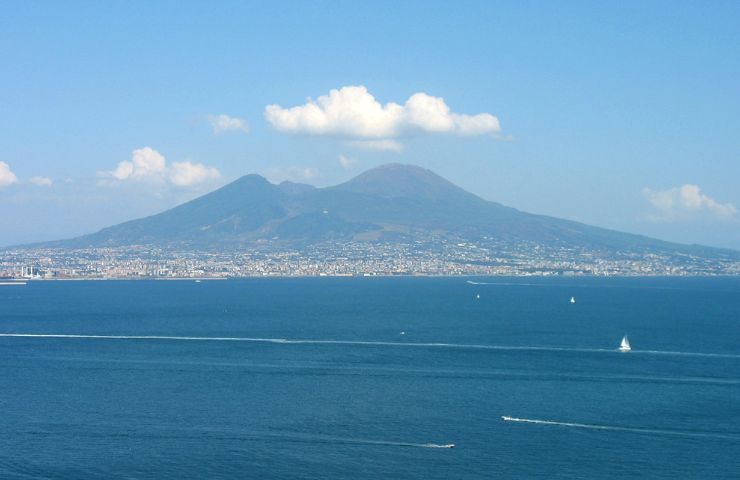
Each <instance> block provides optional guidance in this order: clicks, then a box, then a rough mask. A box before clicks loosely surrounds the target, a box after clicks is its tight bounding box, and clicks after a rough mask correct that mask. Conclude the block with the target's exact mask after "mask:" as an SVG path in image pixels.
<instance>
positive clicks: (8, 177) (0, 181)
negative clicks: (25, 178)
mask: <svg viewBox="0 0 740 480" xmlns="http://www.w3.org/2000/svg"><path fill="white" fill-rule="evenodd" d="M17 181H18V177H16V176H15V173H13V172H12V171H11V170H10V165H8V164H7V163H5V162H0V187H7V186H8V185H12V184H14V183H16V182H17Z"/></svg>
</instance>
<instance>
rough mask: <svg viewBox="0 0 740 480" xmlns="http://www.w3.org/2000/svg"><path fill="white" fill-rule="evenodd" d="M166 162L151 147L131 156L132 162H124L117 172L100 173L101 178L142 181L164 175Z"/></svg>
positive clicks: (135, 152)
mask: <svg viewBox="0 0 740 480" xmlns="http://www.w3.org/2000/svg"><path fill="white" fill-rule="evenodd" d="M166 169H167V167H166V160H165V158H164V156H163V155H162V154H161V153H159V152H158V151H156V150H154V149H153V148H150V147H144V148H139V149H137V150H134V151H133V152H132V154H131V160H124V161H122V162H120V163H119V164H118V166H117V167H116V169H115V170H113V171H110V172H100V173H99V175H100V176H103V177H105V176H107V177H113V178H115V179H117V180H128V179H142V178H145V177H156V176H161V175H162V174H164V172H165V170H166Z"/></svg>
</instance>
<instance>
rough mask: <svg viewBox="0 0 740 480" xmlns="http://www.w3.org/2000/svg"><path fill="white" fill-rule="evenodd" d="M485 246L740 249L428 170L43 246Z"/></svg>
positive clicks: (259, 180) (265, 190)
mask: <svg viewBox="0 0 740 480" xmlns="http://www.w3.org/2000/svg"><path fill="white" fill-rule="evenodd" d="M351 240H355V241H363V242H406V243H413V242H416V243H419V242H430V241H444V240H451V241H472V242H478V241H483V242H487V243H489V244H490V243H492V242H493V243H496V242H503V243H508V244H514V243H519V244H532V245H542V246H546V247H548V248H562V249H586V250H589V251H597V252H601V253H609V252H617V251H619V252H636V253H640V254H645V253H671V254H672V253H677V254H686V255H697V256H709V257H716V256H720V257H728V258H732V259H735V258H740V252H735V251H731V250H720V249H713V248H708V247H701V246H696V245H680V244H675V243H670V242H665V241H661V240H656V239H652V238H648V237H644V236H640V235H632V234H628V233H622V232H617V231H613V230H607V229H603V228H598V227H593V226H589V225H585V224H582V223H578V222H573V221H569V220H562V219H557V218H553V217H548V216H544V215H534V214H530V213H526V212H522V211H519V210H516V209H514V208H511V207H507V206H504V205H501V204H499V203H496V202H491V201H487V200H484V199H482V198H480V197H478V196H476V195H474V194H472V193H470V192H467V191H465V190H463V189H462V188H460V187H458V186H456V185H454V184H452V183H451V182H449V181H447V180H445V179H444V178H442V177H440V176H439V175H437V174H435V173H433V172H432V171H430V170H426V169H423V168H420V167H417V166H412V165H401V164H390V165H384V166H380V167H377V168H374V169H372V170H369V171H366V172H364V173H362V174H360V175H358V176H357V177H355V178H353V179H351V180H349V181H347V182H345V183H342V184H339V185H336V186H332V187H326V188H315V187H313V186H310V185H305V184H300V183H292V182H283V183H281V184H279V185H274V184H272V183H270V182H268V181H267V180H266V179H264V178H263V177H261V176H259V175H246V176H244V177H241V178H240V179H238V180H236V181H234V182H232V183H230V184H228V185H226V186H224V187H222V188H220V189H218V190H215V191H213V192H211V193H209V194H207V195H204V196H202V197H199V198H196V199H194V200H192V201H190V202H187V203H184V204H182V205H180V206H178V207H175V208H173V209H170V210H167V211H165V212H162V213H159V214H157V215H153V216H150V217H146V218H141V219H137V220H132V221H129V222H125V223H122V224H119V225H115V226H112V227H108V228H104V229H103V230H100V231H99V232H97V233H93V234H90V235H85V236H82V237H78V238H73V239H70V240H62V241H58V242H51V243H47V244H44V246H50V247H61V248H82V247H104V246H111V247H113V246H126V245H157V246H180V247H188V248H189V247H192V248H206V249H208V248H231V247H244V246H248V245H253V244H255V243H256V242H263V243H264V242H265V241H269V242H272V243H273V244H275V245H283V244H284V245H290V246H293V247H295V246H308V245H312V244H316V243H320V242H324V241H351Z"/></svg>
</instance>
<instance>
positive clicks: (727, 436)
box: [501, 415, 740, 441]
mask: <svg viewBox="0 0 740 480" xmlns="http://www.w3.org/2000/svg"><path fill="white" fill-rule="evenodd" d="M501 420H503V421H504V422H517V423H529V424H536V425H550V426H558V427H571V428H585V429H590V430H611V431H616V432H629V433H642V434H648V435H651V434H652V435H675V436H680V437H701V438H718V439H722V440H734V441H740V435H733V434H724V433H716V432H684V431H680V430H662V429H654V428H637V427H622V426H618V425H594V424H589V423H572V422H558V421H554V420H538V419H533V418H517V417H509V416H507V415H504V416H502V417H501Z"/></svg>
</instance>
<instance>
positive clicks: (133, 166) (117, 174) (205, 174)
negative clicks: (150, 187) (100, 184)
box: [98, 147, 220, 187]
mask: <svg viewBox="0 0 740 480" xmlns="http://www.w3.org/2000/svg"><path fill="white" fill-rule="evenodd" d="M98 176H99V177H103V178H107V179H112V180H113V181H116V180H117V181H130V180H154V181H160V182H169V183H171V184H173V185H176V186H178V187H187V186H191V185H196V184H198V183H202V182H205V181H207V180H211V179H215V178H218V177H219V176H220V173H219V172H218V170H216V169H215V168H213V167H207V166H205V165H203V164H202V163H192V162H190V161H185V162H173V163H172V166H168V165H167V160H166V159H165V157H164V155H162V154H161V153H159V152H158V151H156V150H154V149H153V148H150V147H144V148H139V149H137V150H134V151H133V152H132V154H131V160H124V161H122V162H120V163H119V164H118V166H117V167H116V169H115V170H111V171H105V172H98Z"/></svg>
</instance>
